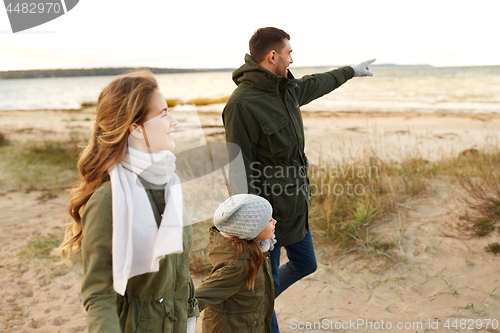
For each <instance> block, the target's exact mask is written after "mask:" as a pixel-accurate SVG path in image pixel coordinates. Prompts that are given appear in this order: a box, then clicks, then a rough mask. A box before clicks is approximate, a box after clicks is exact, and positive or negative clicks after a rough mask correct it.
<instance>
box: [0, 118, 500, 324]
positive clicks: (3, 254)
mask: <svg viewBox="0 0 500 333" xmlns="http://www.w3.org/2000/svg"><path fill="white" fill-rule="evenodd" d="M199 117H200V118H199V122H200V123H201V125H202V126H203V133H204V135H205V138H207V139H208V140H221V139H222V138H223V135H224V134H223V133H224V129H223V127H222V120H221V117H220V114H217V113H209V112H206V113H200V116H199ZM303 119H304V126H305V131H306V140H307V141H306V153H307V155H308V156H309V160H310V162H311V163H312V164H321V163H324V162H325V161H326V162H328V161H350V160H359V159H363V158H367V157H368V156H372V155H373V154H375V155H376V156H378V157H380V158H381V159H383V160H395V161H397V160H399V159H401V158H404V157H408V156H411V157H416V158H422V159H425V160H427V161H437V160H439V159H441V158H443V157H448V156H458V154H459V153H460V152H462V151H464V150H466V149H477V150H481V149H484V147H485V146H486V145H498V139H499V138H498V128H499V127H500V115H498V114H423V113H363V112H359V113H330V112H305V113H304V114H303ZM94 120H95V110H94V109H84V110H80V111H73V112H66V111H54V110H41V111H1V112H0V132H2V133H4V134H6V136H7V137H8V139H9V140H11V141H12V142H13V143H16V142H21V143H22V142H29V141H30V140H41V139H44V140H54V139H66V138H68V136H69V135H71V133H75V132H77V133H81V135H87V136H88V134H89V133H90V131H91V128H92V126H93V123H94ZM190 123H191V120H190V119H188V120H187V121H186V122H184V123H180V125H182V124H190ZM0 149H1V148H0ZM6 177H8V174H7V173H6V172H4V171H2V170H0V180H2V181H3V180H5V178H6ZM465 195H466V193H465V191H464V190H463V189H462V188H461V187H460V186H459V185H458V184H457V183H453V182H447V181H445V180H442V179H437V180H436V181H435V182H433V183H432V184H430V189H429V190H427V191H426V192H425V193H424V194H423V195H420V196H418V197H415V198H413V199H412V200H410V202H406V203H405V205H406V206H407V210H406V213H405V214H403V215H400V216H398V215H394V216H390V217H386V218H385V219H384V221H383V222H382V223H379V224H378V230H377V231H378V232H381V233H386V234H391V235H392V234H394V235H396V234H397V231H398V230H400V229H401V228H402V227H404V228H405V230H406V231H405V233H404V237H403V239H402V242H401V246H400V248H399V249H396V250H397V251H398V253H399V254H400V257H401V258H402V260H400V261H399V262H398V263H397V264H391V265H387V263H386V262H385V261H383V260H365V259H364V258H362V257H360V256H354V255H342V256H332V255H331V253H329V251H328V246H323V247H321V248H320V249H317V255H318V262H319V268H318V270H317V272H315V273H314V274H312V275H311V276H309V277H307V278H305V279H303V280H301V281H299V282H298V283H296V284H294V285H293V286H292V287H290V288H289V289H288V290H287V291H285V292H284V293H283V294H282V295H281V296H280V297H279V298H278V299H277V300H276V306H275V308H276V311H277V314H278V320H279V323H280V327H281V332H315V331H318V332H319V331H331V332H377V331H385V330H387V331H393V332H498V331H499V330H497V329H499V328H500V303H499V300H498V296H497V295H499V294H498V293H500V288H498V289H496V288H497V287H499V286H500V266H499V258H498V256H495V255H493V254H490V253H487V252H485V251H484V247H485V246H486V245H487V244H488V243H491V242H494V241H498V234H497V233H496V232H494V233H492V234H491V236H486V237H483V238H467V237H450V236H449V234H450V233H451V232H450V222H453V219H454V218H455V214H456V213H457V211H459V210H460V209H461V208H462V207H461V203H460V201H459V199H461V198H464V197H465ZM0 199H1V200H0V209H1V211H2V214H1V215H0V239H1V244H2V246H1V247H0V296H1V297H0V320H1V323H0V331H2V332H31V331H35V332H87V328H86V321H85V310H84V309H83V306H82V305H81V297H80V282H81V276H82V269H81V267H75V268H72V269H65V270H64V275H62V274H63V273H61V274H60V275H59V274H53V272H54V270H57V269H60V268H61V266H60V265H59V264H57V263H54V265H53V267H47V265H46V264H45V263H44V262H43V261H40V260H38V259H33V260H26V258H23V256H22V255H20V253H21V252H22V251H23V249H24V248H25V247H26V244H27V242H28V241H30V240H34V239H36V237H38V236H40V235H49V234H53V233H57V232H61V230H62V229H63V225H64V221H65V218H66V213H65V210H64V208H65V200H66V197H65V194H64V193H59V194H56V195H47V193H46V191H39V190H33V191H24V190H23V191H19V190H14V191H11V190H9V189H8V188H5V189H2V188H0ZM313 238H314V233H313ZM61 272H62V270H61ZM203 278H204V277H203V276H195V277H194V280H195V284H196V285H199V284H200V283H201V281H202V279H203ZM499 296H500V295H499ZM456 319H457V321H456V322H455V320H456ZM469 319H470V320H469ZM461 320H462V322H461ZM367 321H369V322H371V324H367ZM382 322H383V324H382ZM454 322H455V325H458V326H456V328H454V327H453V326H452V325H453V323H454ZM353 323H356V325H355V326H353ZM389 323H390V325H391V328H392V329H388V327H389V326H388V325H389ZM398 323H399V324H398ZM446 323H448V325H449V329H448V328H446V327H445V325H446ZM479 323H480V324H481V325H480V326H479ZM487 323H488V325H489V327H488V328H487V329H486V324H487ZM462 324H463V325H462ZM381 325H385V326H381ZM398 325H399V326H398ZM401 325H402V326H401ZM460 325H462V326H460ZM464 325H465V326H464ZM479 327H481V328H479ZM309 328H310V329H309ZM320 328H322V329H320ZM197 332H201V321H200V320H199V321H198V326H197Z"/></svg>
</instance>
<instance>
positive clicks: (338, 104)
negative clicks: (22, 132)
mask: <svg viewBox="0 0 500 333" xmlns="http://www.w3.org/2000/svg"><path fill="white" fill-rule="evenodd" d="M329 69H332V68H327V67H322V68H318V67H316V68H312V67H309V68H293V67H291V68H290V70H291V72H292V73H293V74H294V76H295V77H296V78H300V77H302V76H304V75H307V74H312V73H318V72H324V71H327V70H329ZM371 69H372V72H373V73H374V75H375V76H374V77H362V78H353V79H352V80H349V81H348V82H347V83H345V84H344V85H343V86H341V87H340V88H338V89H337V90H335V91H334V92H332V93H330V94H327V95H325V96H323V97H321V98H319V99H317V100H315V101H313V102H311V103H309V104H308V105H305V106H303V107H302V110H303V111H330V112H339V111H347V112H428V113H432V112H459V113H461V112H466V113H498V112H500V66H480V67H431V66H372V67H371ZM113 78H114V77H113V76H92V77H64V78H39V79H16V80H0V110H37V109H78V108H80V106H81V103H83V102H95V101H96V100H97V98H98V96H99V93H100V91H101V90H102V89H103V88H104V87H105V86H106V85H107V84H108V83H109V82H111V81H112V80H113ZM156 78H157V80H158V83H159V86H160V89H161V91H162V93H163V94H164V95H165V97H166V98H168V99H177V100H179V101H180V103H179V104H182V103H186V102H188V101H189V100H191V99H195V98H220V97H224V96H229V95H230V94H231V92H232V91H233V90H234V88H235V87H236V85H235V84H234V82H233V81H232V73H231V72H204V73H179V74H158V75H156ZM223 107H224V105H223V104H214V105H209V106H205V107H198V109H199V111H216V112H217V111H219V112H220V111H222V109H223Z"/></svg>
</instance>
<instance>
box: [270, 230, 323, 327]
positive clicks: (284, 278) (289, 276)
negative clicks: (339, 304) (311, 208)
mask: <svg viewBox="0 0 500 333" xmlns="http://www.w3.org/2000/svg"><path fill="white" fill-rule="evenodd" d="M285 249H286V254H287V257H288V260H289V261H288V262H287V263H286V264H283V265H281V266H280V253H281V247H277V248H275V249H274V250H273V251H271V253H270V254H271V268H272V273H273V280H274V296H275V297H278V296H279V295H280V294H281V293H282V292H283V291H285V290H286V289H287V288H288V287H290V286H291V285H292V284H294V283H295V282H297V281H298V280H300V279H302V278H303V277H305V276H307V275H309V274H311V273H313V272H314V271H315V270H316V268H317V267H318V266H317V264H316V256H315V254H314V247H313V242H312V237H311V230H309V229H308V230H307V233H306V235H305V237H304V239H302V240H301V241H299V242H297V243H294V244H292V245H288V246H285ZM279 331H280V330H279V327H278V320H277V319H276V312H274V313H273V319H272V321H271V332H272V333H279Z"/></svg>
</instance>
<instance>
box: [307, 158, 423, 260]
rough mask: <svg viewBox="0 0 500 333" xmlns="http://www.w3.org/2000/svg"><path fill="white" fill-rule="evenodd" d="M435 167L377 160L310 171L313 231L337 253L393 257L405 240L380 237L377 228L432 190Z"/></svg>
mask: <svg viewBox="0 0 500 333" xmlns="http://www.w3.org/2000/svg"><path fill="white" fill-rule="evenodd" d="M429 170H430V166H429V165H427V164H426V163H424V162H422V161H421V160H420V159H415V158H407V159H405V160H403V161H401V162H384V161H382V160H381V159H380V158H378V157H377V156H372V157H370V158H369V159H368V160H367V161H365V162H362V161H361V162H352V163H338V164H329V163H325V164H324V165H322V166H314V165H313V166H312V167H311V169H310V180H311V193H312V206H313V209H312V210H310V212H309V214H310V221H311V227H312V228H313V230H314V231H315V233H316V234H317V235H319V236H320V237H319V241H320V242H322V243H328V244H334V246H333V248H334V253H335V254H341V253H353V252H354V253H358V254H362V255H368V254H375V255H382V256H385V257H391V256H390V255H389V254H388V253H389V252H390V251H391V250H392V249H394V248H395V247H396V246H399V245H400V243H401V241H402V238H403V236H404V232H402V235H400V236H397V235H396V234H395V235H383V234H379V233H378V232H377V231H376V229H377V224H380V223H381V222H383V221H386V220H387V219H389V217H390V215H391V214H393V213H397V212H398V211H399V210H401V209H404V207H405V202H406V201H407V200H408V199H410V198H413V197H416V196H419V195H421V194H423V193H425V191H426V190H427V188H428V185H429V181H428V177H429V175H430V173H429Z"/></svg>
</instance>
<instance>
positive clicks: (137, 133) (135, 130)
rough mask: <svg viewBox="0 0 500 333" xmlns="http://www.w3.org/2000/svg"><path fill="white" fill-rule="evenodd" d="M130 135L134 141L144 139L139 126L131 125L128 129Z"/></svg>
mask: <svg viewBox="0 0 500 333" xmlns="http://www.w3.org/2000/svg"><path fill="white" fill-rule="evenodd" d="M128 130H129V132H130V135H132V136H133V137H134V138H136V139H144V134H143V133H142V129H141V126H139V125H137V124H136V123H134V124H132V125H130V126H129V128H128Z"/></svg>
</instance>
